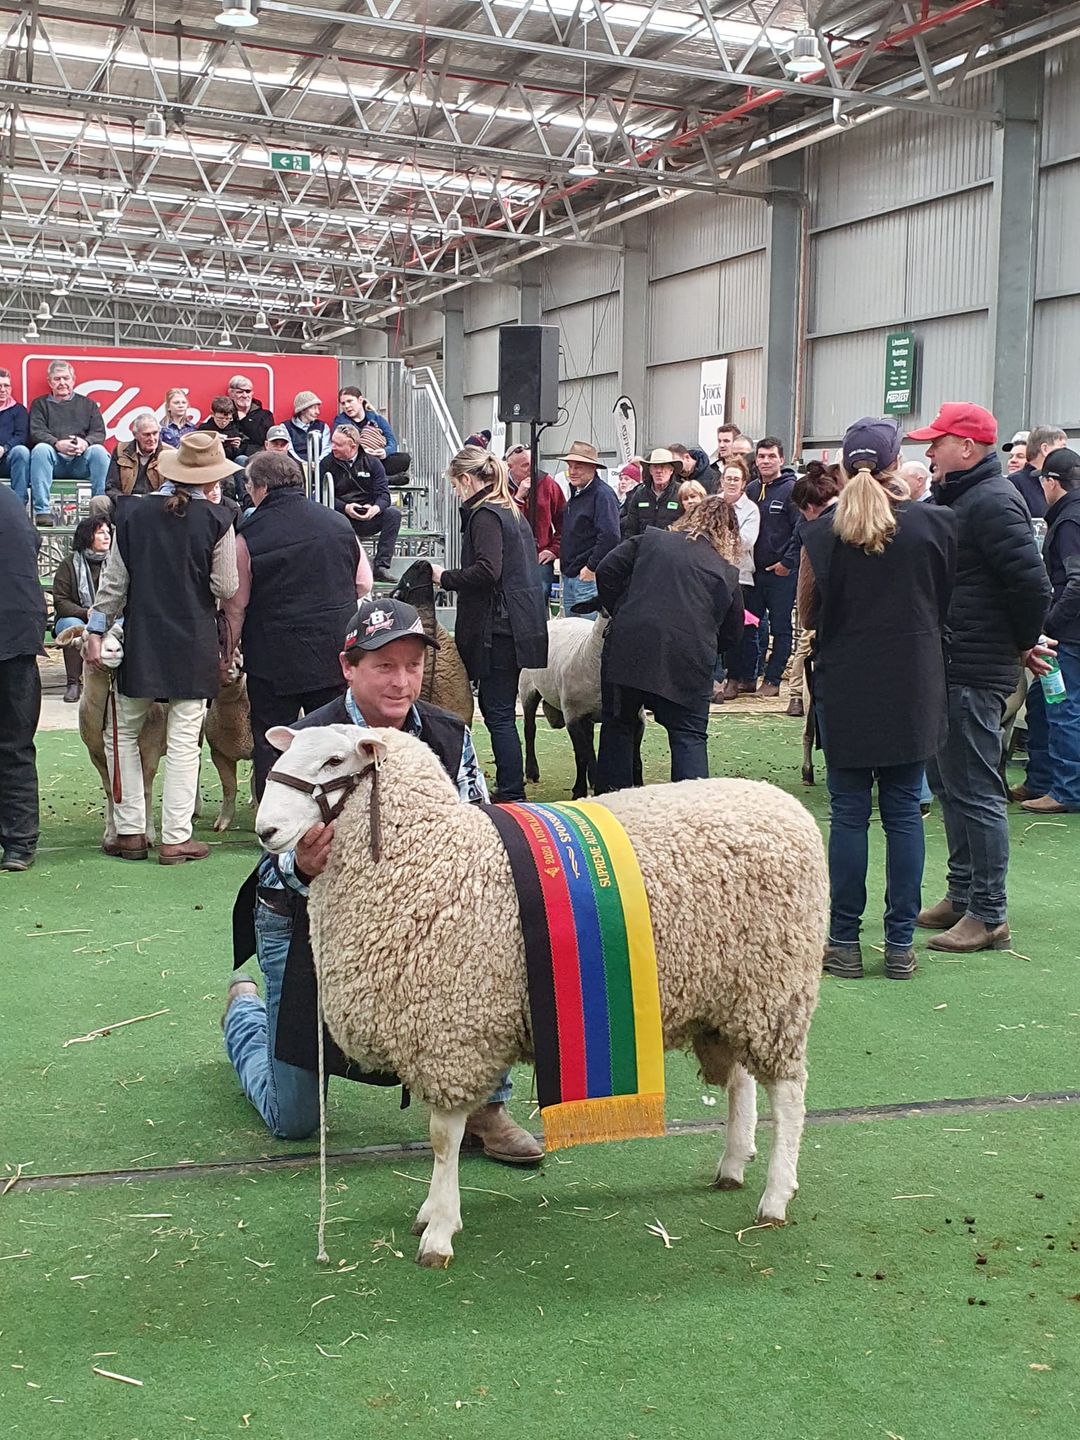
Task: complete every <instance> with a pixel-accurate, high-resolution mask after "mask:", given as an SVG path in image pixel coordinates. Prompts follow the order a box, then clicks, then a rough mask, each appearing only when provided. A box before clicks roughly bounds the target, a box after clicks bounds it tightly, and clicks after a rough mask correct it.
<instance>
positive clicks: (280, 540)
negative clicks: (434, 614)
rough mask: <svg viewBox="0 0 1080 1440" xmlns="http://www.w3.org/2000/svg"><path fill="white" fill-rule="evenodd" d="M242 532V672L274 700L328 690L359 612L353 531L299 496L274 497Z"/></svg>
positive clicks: (340, 519) (268, 497)
mask: <svg viewBox="0 0 1080 1440" xmlns="http://www.w3.org/2000/svg"><path fill="white" fill-rule="evenodd" d="M240 533H241V534H242V535H243V537H244V543H245V544H246V545H247V548H248V553H249V554H250V556H251V599H250V601H249V602H248V608H247V614H246V616H245V618H244V634H243V650H244V669H245V670H246V671H247V672H248V674H250V675H255V676H257V677H258V678H259V679H260V680H267V681H269V682H270V683H271V684H272V685H273V687H274V690H275V692H276V693H277V694H278V695H300V694H303V693H305V692H307V691H311V690H326V689H329V688H330V687H332V686H333V685H335V684H336V683H337V682H338V681H339V680H340V679H341V667H340V665H339V664H338V655H339V653H340V651H341V647H342V645H343V644H344V642H345V631H346V630H347V629H348V628H349V621H350V620H351V619H352V617H353V615H354V614H355V613H356V603H357V602H356V564H357V560H358V559H359V555H358V552H357V546H356V537H355V536H354V535H353V530H352V526H351V525H350V524H349V522H348V520H346V519H345V516H344V515H338V514H337V513H336V512H335V511H333V510H329V509H327V508H326V506H325V505H316V504H313V503H312V502H311V501H310V500H308V499H307V497H306V496H305V495H304V493H303V491H302V490H271V491H269V492H268V494H267V495H266V497H265V499H264V500H263V501H262V503H261V504H260V505H258V506H257V507H256V509H255V511H254V513H253V514H251V515H249V516H248V518H247V519H246V520H245V521H244V522H243V523H242V524H241V526H240ZM323 723H324V724H325V723H326V722H325V721H324V722H323Z"/></svg>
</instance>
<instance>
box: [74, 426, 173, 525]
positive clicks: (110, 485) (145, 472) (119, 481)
mask: <svg viewBox="0 0 1080 1440" xmlns="http://www.w3.org/2000/svg"><path fill="white" fill-rule="evenodd" d="M131 436H132V438H131V439H130V440H129V441H128V442H127V444H126V445H117V447H116V449H115V450H114V451H113V457H112V460H111V461H110V462H109V474H108V478H107V479H106V481H105V494H104V495H99V496H97V497H96V498H95V499H93V500H91V502H90V514H91V515H94V516H98V515H105V516H108V515H111V514H112V512H113V509H114V508H115V506H116V502H117V501H118V500H120V499H122V498H123V497H124V496H125V495H152V494H153V493H154V491H155V490H160V489H161V483H162V481H161V476H160V475H159V474H158V456H159V455H160V454H161V447H162V440H161V430H160V428H159V426H158V422H157V416H156V415H153V414H151V412H150V411H149V410H144V411H143V412H142V414H141V415H136V416H135V418H134V419H133V420H132V422H131Z"/></svg>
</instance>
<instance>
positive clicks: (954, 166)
mask: <svg viewBox="0 0 1080 1440" xmlns="http://www.w3.org/2000/svg"><path fill="white" fill-rule="evenodd" d="M992 86H993V76H992V75H985V76H979V77H977V78H976V79H975V80H971V81H969V82H968V83H967V84H966V85H964V86H963V88H962V90H961V92H960V95H959V96H958V100H959V102H960V103H962V104H963V105H965V106H982V107H989V106H990V104H991V102H992V98H993V89H992ZM992 147H993V130H992V128H991V127H990V126H989V125H986V124H983V123H980V122H979V121H976V120H952V119H949V120H942V119H938V118H936V117H934V116H931V115H923V114H918V113H915V112H912V111H894V112H891V113H889V114H887V115H884V116H882V117H881V118H880V119H877V120H872V121H869V122H868V123H866V124H865V125H860V126H858V127H856V129H854V130H853V131H850V132H848V133H847V134H844V135H838V136H837V137H836V138H835V139H833V140H826V141H825V142H824V143H823V144H821V145H817V146H815V147H814V148H813V149H811V150H810V152H809V156H810V159H809V187H810V223H811V225H814V226H820V225H838V224H847V223H850V222H851V221H853V220H860V219H862V218H863V217H864V216H867V215H872V214H874V213H875V212H876V211H880V210H887V209H891V208H900V207H902V206H905V205H910V204H912V203H914V202H915V201H919V200H926V199H929V198H932V197H933V196H936V195H944V194H948V193H949V192H950V191H954V190H958V189H960V188H961V187H963V186H965V185H970V184H973V183H974V182H976V181H980V180H986V179H988V178H989V177H990V173H991V164H992Z"/></svg>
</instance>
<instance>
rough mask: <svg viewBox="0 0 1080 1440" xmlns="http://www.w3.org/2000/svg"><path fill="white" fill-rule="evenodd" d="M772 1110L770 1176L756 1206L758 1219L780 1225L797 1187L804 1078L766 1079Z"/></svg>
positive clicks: (784, 1218)
mask: <svg viewBox="0 0 1080 1440" xmlns="http://www.w3.org/2000/svg"><path fill="white" fill-rule="evenodd" d="M765 1088H766V1090H767V1091H768V1092H769V1105H770V1107H771V1109H772V1119H773V1139H772V1153H771V1154H770V1156H769V1177H768V1180H767V1181H766V1184H765V1193H764V1195H762V1197H761V1203H760V1204H759V1205H758V1212H757V1213H758V1219H759V1220H762V1221H769V1222H771V1223H772V1224H774V1225H783V1223H784V1221H785V1220H786V1219H787V1207H788V1201H789V1200H790V1199H791V1198H792V1196H793V1195H794V1194H795V1192H796V1190H798V1188H799V1179H798V1167H799V1144H800V1141H801V1140H802V1129H803V1121H804V1120H805V1119H806V1079H805V1076H804V1077H803V1078H802V1079H799V1080H766V1081H765Z"/></svg>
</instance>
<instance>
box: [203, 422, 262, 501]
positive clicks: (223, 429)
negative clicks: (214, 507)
mask: <svg viewBox="0 0 1080 1440" xmlns="http://www.w3.org/2000/svg"><path fill="white" fill-rule="evenodd" d="M198 428H199V429H200V430H209V431H210V432H211V434H213V435H216V436H217V437H218V439H219V440H220V441H221V448H222V449H223V450H224V451H225V458H226V459H227V460H231V461H232V462H233V464H234V465H240V466H243V465H246V464H247V457H246V455H245V454H244V453H243V450H244V445H245V440H244V432H243V430H241V428H240V425H239V423H238V421H237V419H236V405H235V404H234V402H233V400H232V398H231V396H229V395H215V396H214V398H213V400H211V401H210V414H209V415H208V416H207V417H206V419H205V420H204V421H203V422H202V424H201V425H200V426H199V427H198ZM269 433H270V431H269V429H267V435H269ZM237 480H238V481H239V485H237V483H236V482H234V481H233V480H232V479H230V480H229V481H228V493H229V494H232V493H233V491H234V490H235V491H236V498H237V499H238V500H239V501H240V503H241V504H243V503H244V496H243V494H242V493H241V487H242V486H243V476H242V475H240V476H238V477H237Z"/></svg>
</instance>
